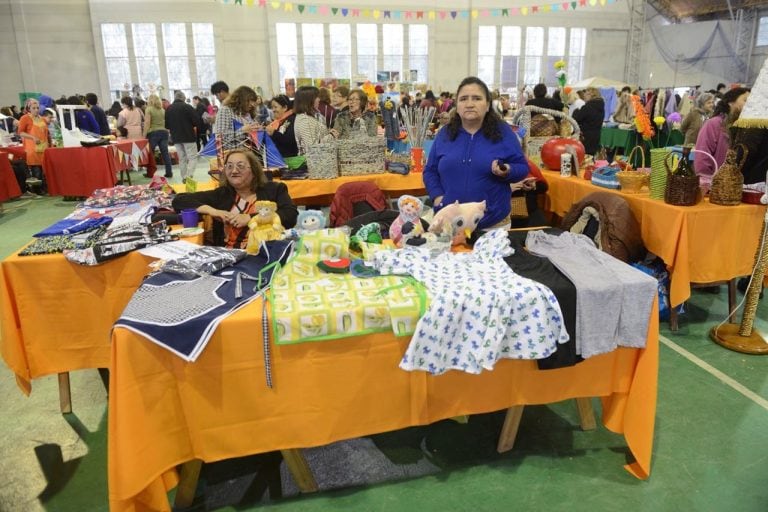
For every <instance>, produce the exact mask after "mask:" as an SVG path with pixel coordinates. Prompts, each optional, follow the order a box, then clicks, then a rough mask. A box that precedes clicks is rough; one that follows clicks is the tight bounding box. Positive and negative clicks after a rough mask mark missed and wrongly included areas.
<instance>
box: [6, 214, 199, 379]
mask: <svg viewBox="0 0 768 512" xmlns="http://www.w3.org/2000/svg"><path fill="white" fill-rule="evenodd" d="M176 227H180V226H176ZM184 240H186V241H189V242H192V243H197V244H202V235H199V236H197V237H192V238H185V239H184ZM152 261H154V258H150V257H148V256H143V255H142V254H140V253H138V252H135V251H134V252H131V253H128V254H126V255H125V256H121V257H119V258H115V259H113V260H110V261H107V262H105V263H102V264H101V265H96V266H93V267H87V266H81V265H76V264H74V263H70V262H68V261H67V260H66V259H65V258H64V256H63V255H61V254H47V255H41V256H18V255H16V254H13V255H11V256H8V257H7V258H5V259H4V260H3V261H2V262H0V354H2V357H3V359H4V360H5V363H6V365H8V367H9V368H10V369H11V371H12V372H13V373H14V374H15V375H16V382H17V383H18V385H19V387H20V388H21V390H22V391H23V392H24V393H26V394H29V393H30V392H31V390H32V379H36V378H38V377H43V376H45V375H51V374H56V373H58V374H62V373H66V372H69V371H72V370H81V369H86V368H107V367H109V358H110V354H109V352H110V340H109V337H110V331H111V330H112V324H113V323H114V322H115V320H117V318H118V317H119V316H120V314H121V313H122V312H123V309H124V308H125V305H126V304H128V301H129V300H130V299H131V297H132V296H133V293H134V292H135V291H136V289H137V288H138V287H139V285H140V284H141V281H142V280H143V278H144V276H145V275H146V274H147V273H148V272H149V270H150V269H149V268H148V266H147V265H149V263H150V262H152Z"/></svg>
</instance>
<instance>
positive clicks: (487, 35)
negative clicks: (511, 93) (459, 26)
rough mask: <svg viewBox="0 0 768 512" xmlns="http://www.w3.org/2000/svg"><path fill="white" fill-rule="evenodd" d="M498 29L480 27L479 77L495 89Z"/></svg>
mask: <svg viewBox="0 0 768 512" xmlns="http://www.w3.org/2000/svg"><path fill="white" fill-rule="evenodd" d="M495 61H496V27H494V26H484V25H483V26H480V27H478V39H477V77H478V78H479V79H480V80H482V81H483V82H485V83H486V84H487V85H488V87H491V88H493V85H494V84H495V80H494V72H495V66H496V62H495Z"/></svg>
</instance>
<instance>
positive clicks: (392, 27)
mask: <svg viewBox="0 0 768 512" xmlns="http://www.w3.org/2000/svg"><path fill="white" fill-rule="evenodd" d="M381 54H382V68H381V69H382V70H383V71H389V72H390V73H391V79H392V80H395V81H398V82H399V81H401V80H402V81H406V80H407V78H405V77H403V75H402V71H403V26H402V25H399V24H386V25H382V26H381Z"/></svg>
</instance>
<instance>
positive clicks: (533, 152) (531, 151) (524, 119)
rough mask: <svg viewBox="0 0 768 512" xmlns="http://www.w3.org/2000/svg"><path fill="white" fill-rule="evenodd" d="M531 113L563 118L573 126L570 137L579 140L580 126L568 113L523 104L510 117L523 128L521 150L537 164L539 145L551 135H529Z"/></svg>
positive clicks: (539, 151)
mask: <svg viewBox="0 0 768 512" xmlns="http://www.w3.org/2000/svg"><path fill="white" fill-rule="evenodd" d="M533 114H548V115H550V116H552V117H555V118H562V119H565V120H566V121H568V122H569V123H570V124H571V126H572V127H573V134H572V135H571V138H572V139H574V140H579V137H580V135H581V128H579V123H577V122H576V120H575V119H574V118H572V117H571V116H569V115H568V114H565V113H564V112H560V111H559V110H551V109H548V108H541V107H534V106H531V105H526V106H524V107H523V108H521V109H520V110H518V111H517V112H516V113H515V115H514V116H513V117H512V123H513V124H514V125H516V126H521V127H523V128H525V137H523V152H524V153H525V156H527V157H528V158H529V159H531V160H533V161H534V162H536V163H537V164H538V163H541V147H542V146H543V145H544V143H545V142H547V141H548V140H549V139H551V138H552V137H553V136H547V137H531V136H530V131H531V117H532V115H533ZM555 136H557V135H555Z"/></svg>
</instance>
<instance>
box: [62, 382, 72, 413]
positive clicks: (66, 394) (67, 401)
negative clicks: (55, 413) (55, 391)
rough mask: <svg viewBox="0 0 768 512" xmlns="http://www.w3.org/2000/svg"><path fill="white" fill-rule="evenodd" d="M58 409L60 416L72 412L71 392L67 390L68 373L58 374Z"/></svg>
mask: <svg viewBox="0 0 768 512" xmlns="http://www.w3.org/2000/svg"><path fill="white" fill-rule="evenodd" d="M59 408H60V409H61V412H62V414H69V413H71V412H72V392H71V390H70V388H69V372H63V373H60V374H59Z"/></svg>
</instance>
